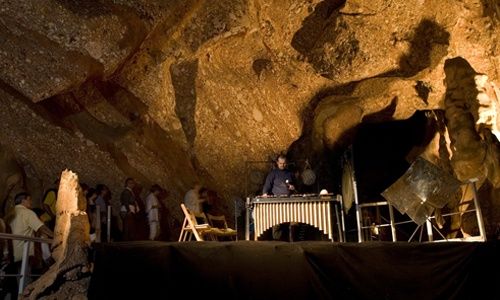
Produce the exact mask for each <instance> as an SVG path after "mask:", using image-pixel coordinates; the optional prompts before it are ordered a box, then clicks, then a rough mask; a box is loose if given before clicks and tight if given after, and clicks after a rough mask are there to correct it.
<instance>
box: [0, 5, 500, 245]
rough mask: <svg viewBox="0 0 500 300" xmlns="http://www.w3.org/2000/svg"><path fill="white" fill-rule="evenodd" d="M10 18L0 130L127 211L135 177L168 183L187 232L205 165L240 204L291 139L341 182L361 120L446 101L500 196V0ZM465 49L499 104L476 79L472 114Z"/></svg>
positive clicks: (297, 151)
mask: <svg viewBox="0 0 500 300" xmlns="http://www.w3.org/2000/svg"><path fill="white" fill-rule="evenodd" d="M0 20H1V22H0V120H1V122H0V123H1V125H0V126H1V127H0V128H1V130H0V143H1V145H2V149H9V150H8V151H11V152H12V153H13V156H14V157H15V160H16V163H17V164H18V165H19V166H21V168H22V169H23V170H24V173H25V174H24V175H23V176H25V178H26V181H27V182H37V180H38V181H42V183H41V184H40V185H41V187H43V186H47V184H48V183H50V182H52V181H53V179H54V178H56V177H57V176H58V175H59V174H60V172H61V170H64V169H66V168H68V169H71V170H74V171H75V172H76V173H78V174H79V178H80V180H81V181H82V182H85V183H87V184H90V185H95V184H97V183H101V182H102V183H106V184H108V185H109V186H110V188H111V190H112V191H113V196H114V201H113V203H114V210H115V212H116V211H117V209H118V201H117V200H118V195H119V192H120V190H121V188H122V187H123V182H124V180H125V178H126V177H134V178H136V179H137V180H138V181H139V182H140V183H142V185H144V187H145V188H146V189H147V188H149V185H151V184H152V183H159V184H160V185H162V186H164V187H165V188H167V189H168V190H169V191H170V197H169V198H168V199H167V202H166V203H165V204H166V206H167V208H168V210H169V211H170V213H171V217H172V220H174V221H173V223H172V225H174V226H173V231H174V233H173V235H174V236H175V234H176V233H175V231H176V230H178V229H179V223H180V222H181V221H182V215H181V211H180V207H179V203H180V201H181V199H182V197H183V195H184V193H185V192H186V191H187V190H188V189H189V187H190V186H191V184H192V182H194V181H197V180H201V181H203V183H204V184H205V185H206V186H208V187H210V188H211V189H214V190H216V191H218V192H219V194H220V195H222V197H223V198H224V199H225V201H223V202H221V203H218V205H219V206H220V208H221V210H223V211H224V212H226V214H227V215H232V214H233V212H234V203H233V199H234V198H244V197H246V196H247V194H250V193H255V192H257V191H258V189H259V179H260V178H261V177H262V176H260V175H259V174H263V173H265V172H266V171H267V170H268V168H269V164H268V163H266V161H269V157H272V156H273V155H275V154H276V153H278V152H281V151H288V153H289V155H290V158H291V160H295V161H297V162H300V161H302V160H305V159H308V161H309V162H310V163H311V166H312V168H313V169H314V170H315V171H317V173H318V179H317V180H318V185H322V186H321V187H328V188H329V189H330V188H331V189H335V188H336V187H337V186H339V183H338V181H339V180H340V176H337V175H338V174H337V173H338V172H336V171H335V170H334V169H335V168H336V165H335V159H334V158H335V157H338V156H339V155H340V153H341V152H342V151H343V150H344V149H345V147H347V146H348V145H349V144H351V143H352V142H353V140H355V139H356V134H357V129H358V128H359V126H360V125H366V124H381V123H384V122H389V121H397V120H406V119H409V118H410V117H411V116H413V115H414V114H415V113H416V112H418V111H424V110H425V111H431V110H444V111H446V118H447V122H448V125H451V124H461V125H457V126H459V127H460V129H459V128H458V127H457V128H456V127H455V126H454V125H453V126H452V128H449V129H450V134H451V138H452V144H453V145H454V146H456V149H454V151H455V152H454V156H453V157H452V158H451V159H452V163H453V167H454V171H455V172H456V174H457V175H458V178H460V179H467V178H470V177H471V176H479V175H481V174H482V175H484V176H486V175H485V174H496V175H487V176H486V177H487V178H488V180H487V181H486V182H487V184H489V185H490V187H491V191H492V192H491V193H489V194H488V195H489V196H487V199H486V202H487V203H489V206H488V207H489V209H490V211H491V212H493V211H496V210H498V208H496V207H498V206H499V201H500V199H498V188H499V179H498V174H499V171H498V160H497V161H495V157H496V158H498V151H499V150H498V128H499V120H498V109H499V106H498V97H499V96H498V90H496V91H497V92H496V94H495V92H494V91H495V86H498V83H499V80H500V70H499V68H500V60H499V57H500V56H499V51H500V48H499V47H500V46H499V45H500V43H499V41H498V37H499V36H500V32H499V31H500V30H499V24H500V4H499V3H498V1H495V0H481V1H476V0H474V1H473V0H463V1H455V0H443V1H429V0H405V1H403V0H391V1H386V0H376V1H374V0H371V1H367V0H347V1H342V0H324V1H320V0H312V1H272V0H257V1H245V0H236V1H235V0H221V1H194V0H174V1H160V0H155V1H139V0H134V1H121V0H113V1H111V0H100V1H92V2H91V3H87V2H82V1H80V2H79V1H72V0H40V1H29V0H15V1H14V0H1V1H0ZM456 57H460V58H461V59H463V60H464V61H466V62H467V63H468V64H469V65H470V66H471V68H472V70H474V73H475V74H476V73H477V74H483V75H484V76H485V77H481V78H478V80H479V81H476V82H475V83H474V84H473V83H472V81H467V84H469V85H475V86H476V89H479V90H481V89H482V91H479V90H478V93H479V94H481V95H487V96H488V99H489V100H488V101H489V103H490V105H489V106H485V105H483V102H484V101H485V99H486V98H485V97H483V96H478V97H469V96H468V95H465V94H463V95H459V96H457V97H458V98H460V99H462V98H463V99H466V100H464V101H465V102H464V103H463V105H466V106H467V107H466V108H464V107H461V106H462V104H460V105H458V107H457V108H456V109H462V110H467V114H465V113H461V112H460V111H453V108H452V107H451V106H452V105H451V104H450V101H452V100H451V99H455V97H454V96H453V95H454V94H455V93H467V92H465V91H464V92H462V91H461V90H460V89H461V87H460V86H459V85H460V84H461V81H459V80H461V79H458V80H457V81H455V80H454V79H452V78H456V77H457V76H455V75H453V77H449V76H448V74H445V69H446V68H445V62H446V61H447V60H449V59H453V58H456ZM459 77H460V76H459ZM445 79H446V85H445V82H444V81H445ZM450 80H451V81H450ZM454 86H457V88H455V87H454ZM480 86H481V87H482V88H479V87H480ZM479 94H478V95H479ZM450 97H451V98H450ZM494 103H496V104H495V105H496V106H495V105H493V104H494ZM450 105H451V106H450ZM486 107H488V108H487V111H481V110H483V108H486ZM464 112H465V111H464ZM469 113H471V114H472V119H471V116H470V114H469ZM480 115H481V116H480ZM482 116H484V118H483V117H482ZM463 119H467V121H466V122H465V123H464V122H462V120H463ZM480 120H484V121H480ZM478 121H480V123H481V122H482V124H488V125H487V126H486V125H485V126H479V125H478V123H477V122H478ZM495 134H497V135H496V136H495ZM469 142H473V144H471V145H470V147H474V149H475V150H472V149H470V150H468V148H467V147H469V146H468V144H469ZM415 144H416V143H415ZM454 146H452V147H454ZM373 147H374V148H376V147H377V145H376V144H375V145H373ZM476 151H477V152H476ZM473 153H475V154H473ZM404 155H405V154H402V156H404ZM487 157H489V158H488V159H486V158H487ZM486 160H489V162H486ZM246 162H262V163H246ZM298 166H299V167H302V165H300V164H298ZM2 172H3V171H2ZM14 173H15V174H18V173H19V172H17V171H15V172H14ZM479 173H480V174H479ZM250 175H252V176H253V177H251V178H250ZM0 176H4V177H5V176H7V177H8V176H10V175H9V174H2V175H0ZM392 177H394V174H393V175H392ZM486 177H485V178H486ZM0 184H2V185H5V184H4V183H2V182H0ZM373 184H377V183H376V182H375V181H374V182H373ZM321 187H320V188H321ZM1 188H2V190H0V192H2V191H6V189H5V188H3V186H2V187H1ZM28 188H29V187H28ZM495 191H496V192H495ZM0 194H1V193H0ZM493 195H497V196H493ZM2 200H3V199H2ZM485 205H488V204H485ZM493 215H495V216H494V217H492V218H491V219H489V222H490V223H491V226H490V228H494V227H495V226H496V224H499V223H500V214H498V213H494V214H493ZM228 219H229V220H231V219H232V218H228ZM175 220H176V221H175Z"/></svg>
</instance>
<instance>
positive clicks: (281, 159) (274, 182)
mask: <svg viewBox="0 0 500 300" xmlns="http://www.w3.org/2000/svg"><path fill="white" fill-rule="evenodd" d="M276 165H277V166H278V168H275V169H273V170H272V171H271V172H270V173H269V174H268V175H267V178H266V182H265V183H264V187H263V188H262V197H268V196H269V195H270V194H272V195H274V196H290V194H291V193H292V191H295V186H294V185H293V173H292V172H291V171H290V170H288V169H287V163H286V156H284V155H283V154H280V155H279V156H278V159H277V161H276ZM281 225H284V224H280V225H275V226H273V240H281V237H282V235H283V231H284V228H283V226H281ZM292 225H295V223H290V226H289V237H290V240H292V239H293V237H292Z"/></svg>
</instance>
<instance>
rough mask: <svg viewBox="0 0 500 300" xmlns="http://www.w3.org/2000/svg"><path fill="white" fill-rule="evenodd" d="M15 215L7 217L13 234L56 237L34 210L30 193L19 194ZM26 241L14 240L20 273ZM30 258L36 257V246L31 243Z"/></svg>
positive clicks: (15, 258) (16, 263) (17, 266)
mask: <svg viewBox="0 0 500 300" xmlns="http://www.w3.org/2000/svg"><path fill="white" fill-rule="evenodd" d="M14 204H15V205H16V206H15V207H14V212H13V214H11V215H9V216H7V217H6V219H7V221H8V223H9V226H10V229H11V232H12V234H17V235H24V236H27V237H34V236H35V233H37V234H39V235H42V236H45V237H50V238H52V237H54V233H53V232H52V230H50V229H49V228H48V227H47V226H46V225H45V224H44V223H43V222H42V221H41V220H40V219H39V218H38V216H37V215H36V213H35V212H34V211H33V210H32V205H33V202H32V200H31V195H30V194H28V193H25V192H23V193H19V194H17V195H16V197H15V198H14ZM24 243H25V242H24V241H20V240H13V241H12V246H13V247H12V248H13V252H14V264H15V265H16V268H17V269H18V271H20V268H21V261H22V258H23V247H24ZM30 243H31V244H30V247H29V256H34V255H35V250H34V245H33V243H32V242H30Z"/></svg>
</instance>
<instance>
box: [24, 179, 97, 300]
mask: <svg viewBox="0 0 500 300" xmlns="http://www.w3.org/2000/svg"><path fill="white" fill-rule="evenodd" d="M86 205H87V204H86V200H85V197H84V196H83V194H82V191H81V188H80V184H79V182H78V176H77V174H75V173H73V172H72V171H69V170H65V171H63V172H62V174H61V180H60V185H59V192H58V195H57V204H56V209H57V210H56V211H57V215H56V226H55V230H54V240H53V242H52V258H53V259H54V260H55V263H54V264H53V265H52V266H51V267H50V268H49V270H48V271H47V272H46V273H44V274H43V275H42V276H41V277H40V278H39V279H38V280H36V281H34V282H33V283H32V284H30V285H28V286H27V287H26V289H25V292H24V295H23V298H25V299H39V298H41V297H46V298H49V299H70V298H74V297H77V298H79V297H81V298H86V294H87V287H88V283H89V280H90V264H89V261H88V251H89V248H90V236H89V228H90V227H89V226H90V225H89V221H88V217H87V214H86V212H85V210H86Z"/></svg>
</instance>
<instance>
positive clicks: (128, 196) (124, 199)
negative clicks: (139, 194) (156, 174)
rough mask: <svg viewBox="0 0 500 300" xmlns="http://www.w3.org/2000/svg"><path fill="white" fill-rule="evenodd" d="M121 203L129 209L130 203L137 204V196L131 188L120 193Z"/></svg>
mask: <svg viewBox="0 0 500 300" xmlns="http://www.w3.org/2000/svg"><path fill="white" fill-rule="evenodd" d="M120 203H121V204H122V205H123V206H125V208H126V209H127V211H129V207H128V206H129V205H135V196H134V193H132V191H131V190H129V189H124V190H123V192H122V194H121V195H120Z"/></svg>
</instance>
